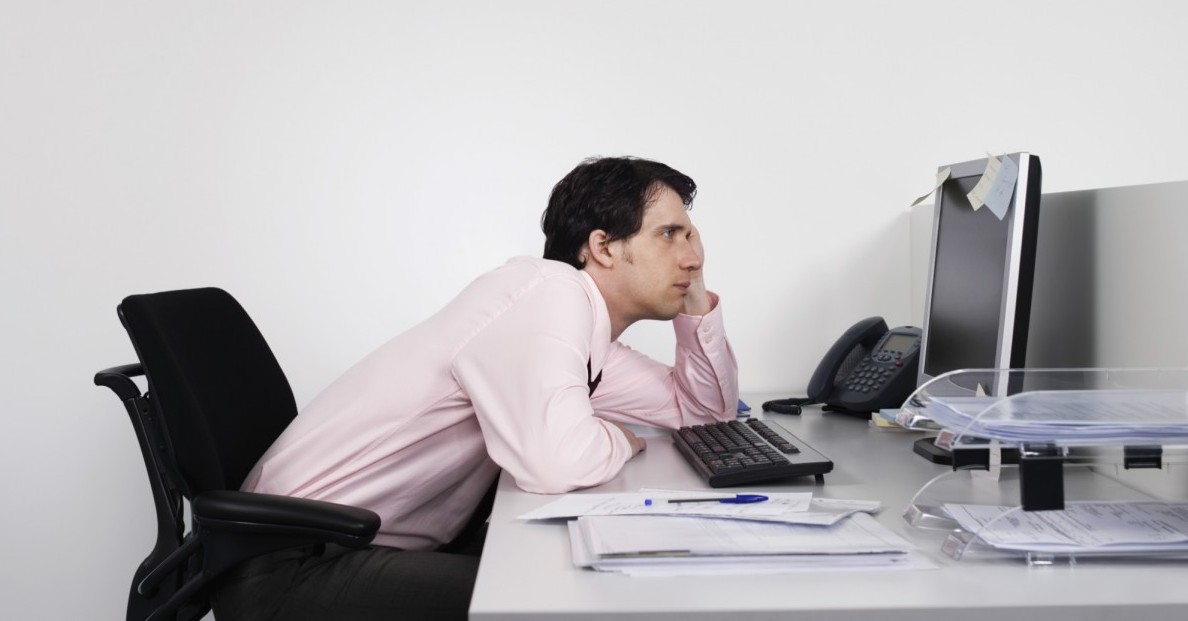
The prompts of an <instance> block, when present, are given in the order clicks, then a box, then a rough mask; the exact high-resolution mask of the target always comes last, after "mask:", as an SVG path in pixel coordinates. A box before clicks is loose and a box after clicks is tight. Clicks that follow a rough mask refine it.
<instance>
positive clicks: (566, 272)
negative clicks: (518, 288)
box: [492, 257, 585, 283]
mask: <svg viewBox="0 0 1188 621" xmlns="http://www.w3.org/2000/svg"><path fill="white" fill-rule="evenodd" d="M492 273H499V274H502V275H505V276H511V277H515V276H519V277H521V278H524V279H525V280H533V279H554V278H556V279H560V280H573V281H575V282H583V283H584V282H585V279H584V278H582V273H581V272H580V271H578V270H577V269H575V268H574V267H573V266H572V265H569V264H568V263H562V262H561V261H553V260H552V259H541V258H538V257H513V258H512V259H509V260H508V262H507V263H504V264H503V265H501V266H500V267H498V268H495V270H493V272H492Z"/></svg>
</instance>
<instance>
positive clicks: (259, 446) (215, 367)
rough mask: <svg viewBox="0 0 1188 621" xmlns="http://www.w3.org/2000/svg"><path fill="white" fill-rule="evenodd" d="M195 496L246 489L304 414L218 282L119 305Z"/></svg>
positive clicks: (170, 453) (176, 463)
mask: <svg viewBox="0 0 1188 621" xmlns="http://www.w3.org/2000/svg"><path fill="white" fill-rule="evenodd" d="M119 314H120V320H121V321H122V322H123V324H124V327H125V329H127V331H128V335H129V337H131V339H132V344H133V346H134V347H135V348H136V353H137V355H138V356H139V358H140V362H141V364H142V366H143V367H144V372H145V377H146V378H147V380H148V394H149V396H150V399H151V401H152V403H153V409H154V410H155V412H154V414H155V415H156V416H158V417H159V419H160V421H161V423H162V427H163V428H164V430H165V432H166V433H167V434H168V436H169V442H168V444H170V445H171V449H172V450H167V451H166V455H165V458H166V459H170V460H172V462H173V463H172V466H173V467H174V468H176V471H177V473H178V474H179V475H180V480H178V481H175V484H177V485H178V486H179V488H180V490H181V492H182V494H183V495H185V496H186V497H187V498H193V497H194V496H195V495H197V494H200V493H202V492H204V491H208V490H212V489H238V488H239V486H240V484H241V483H242V482H243V480H244V478H245V477H246V476H247V473H248V472H249V471H250V470H251V469H252V467H253V466H254V465H255V463H256V461H257V460H258V459H259V458H260V456H261V455H263V454H264V451H266V450H267V449H268V447H269V446H271V444H272V442H273V440H275V439H276V437H277V436H279V435H280V433H281V431H283V430H284V429H285V427H286V426H288V424H289V422H290V421H292V420H293V417H294V416H296V415H297V405H296V403H295V401H294V399H293V391H292V388H290V386H289V381H288V380H287V379H286V378H285V374H284V372H283V371H282V370H281V368H280V365H279V364H278V363H277V361H276V357H275V356H274V355H273V354H272V350H271V349H270V348H269V347H268V343H267V342H265V340H264V337H263V336H262V335H261V334H260V331H259V330H258V329H257V328H256V324H255V323H254V322H253V321H252V319H251V317H249V316H248V314H247V312H246V311H244V309H243V307H242V306H240V304H239V302H237V301H236V300H235V298H233V297H231V295H230V294H228V293H227V292H226V291H223V290H221V289H216V288H205V289H188V290H182V291H167V292H163V293H152V294H145V295H133V296H129V297H127V298H125V299H124V301H123V302H122V303H121V304H120V307H119Z"/></svg>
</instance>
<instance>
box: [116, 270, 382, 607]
mask: <svg viewBox="0 0 1188 621" xmlns="http://www.w3.org/2000/svg"><path fill="white" fill-rule="evenodd" d="M117 311H118V313H119V316H120V320H121V322H122V323H123V324H124V327H125V328H126V329H127V331H128V335H129V337H131V339H132V344H133V346H134V347H135V349H136V354H137V357H139V358H140V363H139V364H130V365H125V366H121V367H115V368H111V369H106V370H104V371H100V372H99V373H98V374H96V375H95V383H96V384H97V385H100V386H107V387H108V388H110V389H112V390H113V391H114V392H115V393H116V395H117V396H118V397H119V398H120V400H122V401H123V402H124V406H125V408H127V410H128V415H129V416H130V417H131V418H132V426H133V428H135V430H136V437H137V440H139V442H140V450H141V453H142V455H143V457H144V463H145V467H146V468H147V469H148V475H149V484H150V485H151V487H152V492H153V503H154V504H155V506H156V511H157V541H156V545H155V546H154V547H153V550H152V552H151V553H150V554H149V555H148V557H147V558H145V560H144V562H143V563H141V564H140V567H139V568H138V569H137V570H136V573H135V576H134V578H133V580H132V588H131V592H130V594H129V596H128V615H127V619H128V621H133V620H135V621H145V620H146V619H147V620H151V621H166V620H168V621H175V620H178V621H181V620H187V621H188V620H191V619H198V618H200V617H202V616H203V615H205V614H206V613H207V612H208V611H209V610H210V603H209V591H210V587H211V586H212V581H214V580H215V579H217V578H218V577H219V576H220V575H221V574H223V573H224V572H225V571H227V570H228V569H230V568H232V567H234V566H235V565H236V564H238V563H240V562H242V561H244V560H247V559H250V558H252V557H254V556H258V555H261V554H266V553H269V552H273V551H277V550H282V549H285V548H291V547H297V546H303V545H310V544H318V543H335V544H338V545H342V546H347V547H361V546H365V545H367V544H368V543H370V542H371V540H372V538H373V537H374V536H375V533H376V530H377V529H378V528H379V523H380V520H379V516H377V515H376V514H375V513H373V512H371V511H367V510H365V509H359V508H356V507H347V506H344V505H338V504H334V503H328V502H320V501H314V500H306V499H301V498H290V497H286V496H273V495H267V494H252V493H245V492H240V491H238V490H239V486H240V484H241V483H242V482H243V480H244V477H246V476H247V473H248V471H250V470H251V468H252V466H254V465H255V463H256V461H257V460H258V459H259V458H260V456H261V455H262V454H263V453H264V451H265V450H267V449H268V447H269V446H270V445H271V444H272V442H273V440H275V439H276V437H277V436H278V435H279V434H280V433H281V431H282V430H284V428H285V427H286V426H287V425H288V424H289V422H290V421H291V420H292V419H293V417H294V416H296V414H297V407H296V404H295V402H294V400H293V392H292V389H291V388H290V387H289V382H288V380H287V379H286V378H285V375H284V372H283V371H281V368H280V365H278V364H277V361H276V358H275V357H274V356H273V354H272V350H271V349H269V347H268V344H267V343H266V342H265V341H264V337H263V336H262V335H261V334H260V332H259V330H258V329H257V328H256V325H255V323H253V322H252V320H251V318H250V317H249V316H248V315H247V313H246V312H245V311H244V310H243V307H242V306H240V305H239V303H238V302H237V301H235V299H234V298H232V297H231V296H230V295H229V294H228V293H227V292H225V291H222V290H220V289H213V288H210V289H191V290H184V291H169V292H164V293H155V294H149V295H133V296H129V297H127V298H125V299H124V301H123V303H121V304H120V305H119V307H118V309H117ZM140 375H144V376H145V378H146V380H147V390H146V391H145V393H144V394H143V395H142V394H140V388H139V387H138V386H137V384H136V382H134V381H133V380H132V378H133V377H137V376H140ZM186 501H189V503H190V513H191V527H190V529H189V532H188V533H187V532H186V525H185V520H184V503H185V502H186Z"/></svg>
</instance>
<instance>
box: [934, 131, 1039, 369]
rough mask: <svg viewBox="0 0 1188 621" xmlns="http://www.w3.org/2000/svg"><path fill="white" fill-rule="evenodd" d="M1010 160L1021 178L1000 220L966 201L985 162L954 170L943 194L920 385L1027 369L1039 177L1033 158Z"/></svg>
mask: <svg viewBox="0 0 1188 621" xmlns="http://www.w3.org/2000/svg"><path fill="white" fill-rule="evenodd" d="M1004 157H1009V158H1011V159H1012V161H1013V162H1015V163H1016V164H1017V165H1018V177H1017V179H1016V182H1015V187H1014V189H1013V193H1012V194H1011V195H1010V201H1009V203H1008V204H1007V208H1006V212H1005V214H1004V215H1003V217H1002V218H999V216H998V215H997V214H995V213H994V212H993V211H992V210H991V209H990V208H989V207H986V206H983V207H981V208H980V209H977V210H975V209H974V208H973V206H972V204H971V203H970V199H969V198H968V196H967V195H968V194H969V192H970V191H971V190H973V189H974V187H975V186H976V185H977V183H978V181H979V180H980V179H981V177H982V173H983V172H984V171H985V170H986V163H987V160H985V159H981V160H975V161H972V162H963V163H961V164H954V165H952V166H949V167H948V168H950V169H951V171H952V173H951V174H950V176H949V179H948V180H946V181H945V182H944V183H943V184H942V185H941V187H940V188H939V189H938V191H937V194H936V203H935V205H934V207H933V209H934V212H933V229H932V253H931V260H930V264H929V274H928V288H927V299H926V300H925V303H924V328H923V336H922V343H921V349H920V378H919V381H920V384H923V383H924V382H926V381H928V380H930V379H932V378H935V377H937V376H939V375H942V374H944V373H947V372H949V371H956V370H959V369H1001V368H1021V367H1023V366H1025V362H1026V347H1027V326H1028V320H1029V318H1030V314H1031V286H1032V281H1033V277H1034V271H1035V244H1036V232H1037V228H1038V223H1039V197H1040V177H1041V172H1040V163H1039V158H1037V157H1035V156H1033V155H1030V154H1027V153H1012V154H1009V155H1006V156H1004ZM943 168H944V167H942V169H943ZM983 389H985V390H989V389H990V387H983Z"/></svg>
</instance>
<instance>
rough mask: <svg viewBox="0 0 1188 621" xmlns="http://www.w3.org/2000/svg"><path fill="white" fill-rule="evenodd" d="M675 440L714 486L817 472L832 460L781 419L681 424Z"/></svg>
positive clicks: (828, 467) (829, 466) (827, 468)
mask: <svg viewBox="0 0 1188 621" xmlns="http://www.w3.org/2000/svg"><path fill="white" fill-rule="evenodd" d="M672 441H673V442H674V443H675V444H676V447H677V450H679V451H680V453H681V455H683V456H684V457H685V460H686V461H688V462H689V464H691V465H692V466H693V469H694V470H696V471H697V473H698V474H700V475H701V477H702V478H703V479H705V481H706V482H707V483H709V486H710V487H730V486H732V485H747V484H750V483H758V482H760V481H769V480H771V479H781V478H785V477H799V476H807V475H810V474H811V475H816V477H817V479H818V480H823V479H824V477H823V475H824V474H825V473H826V472H829V471H831V470H833V462H832V461H829V459H828V458H826V457H825V456H824V455H822V454H820V453H818V452H817V451H816V450H815V449H813V448H812V447H811V446H809V445H807V444H805V443H804V442H802V441H801V440H800V438H797V437H796V436H794V435H792V434H790V433H788V431H787V430H786V429H784V428H783V427H780V426H779V425H778V424H776V423H772V424H767V423H765V422H763V421H761V420H756V419H753V418H752V419H748V420H747V421H746V422H745V423H744V422H742V421H739V420H732V421H725V422H720V423H712V424H709V425H694V426H692V427H681V428H680V429H677V430H676V431H674V432H672Z"/></svg>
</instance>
